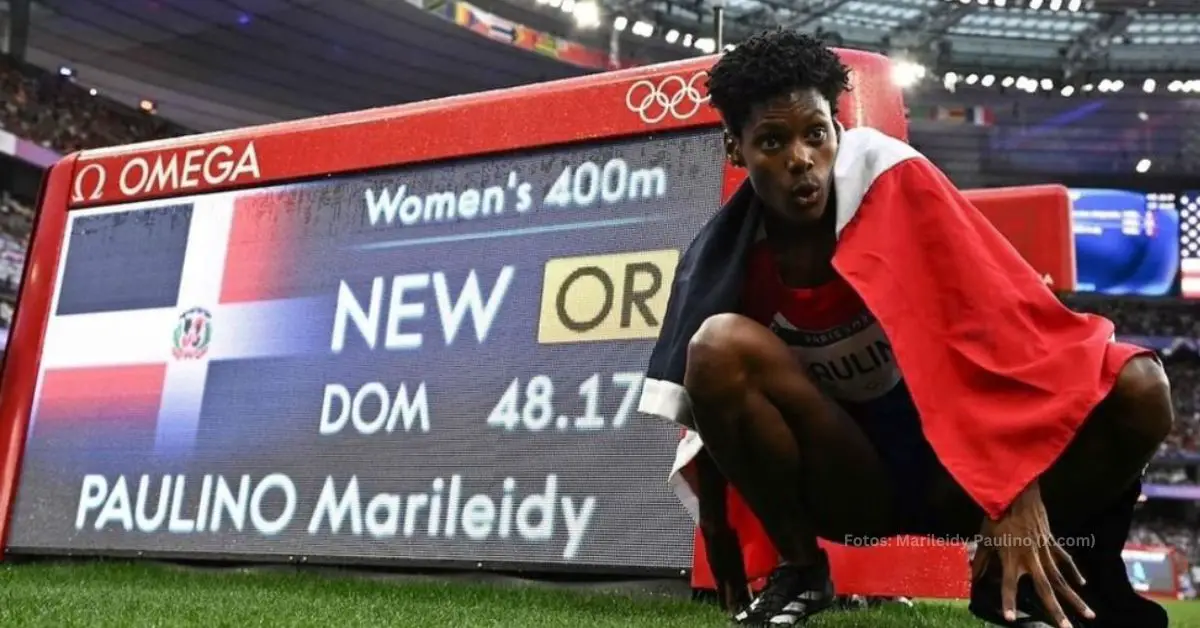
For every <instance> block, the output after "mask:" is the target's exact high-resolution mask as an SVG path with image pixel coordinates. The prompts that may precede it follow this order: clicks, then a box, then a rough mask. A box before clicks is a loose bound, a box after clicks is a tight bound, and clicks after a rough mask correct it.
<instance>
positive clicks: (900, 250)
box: [640, 30, 1172, 628]
mask: <svg viewBox="0 0 1200 628" xmlns="http://www.w3.org/2000/svg"><path fill="white" fill-rule="evenodd" d="M849 84H850V81H849V72H848V69H847V68H846V67H844V66H843V65H842V63H841V62H840V61H839V58H838V56H837V55H836V54H835V53H834V52H833V51H831V50H829V49H827V48H825V47H824V46H822V45H821V44H820V43H819V42H818V41H817V40H815V39H812V38H810V37H808V36H805V35H802V34H798V33H795V32H790V31H785V30H778V31H771V32H767V33H763V34H760V35H757V36H755V37H752V38H751V39H749V40H747V41H745V42H743V43H742V44H741V45H740V46H738V47H737V49H736V50H734V51H732V52H729V53H727V54H725V55H724V56H723V57H722V58H721V59H720V60H719V61H718V62H717V64H716V65H715V66H714V67H713V68H712V70H711V72H710V76H709V84H708V89H709V94H710V96H711V98H712V104H713V105H714V106H715V107H716V109H717V110H718V111H719V113H720V115H721V117H722V119H723V121H724V124H725V128H726V131H727V136H726V147H727V152H728V158H729V160H730V161H731V162H732V164H733V165H735V166H738V167H743V168H745V169H746V170H747V171H748V175H749V177H748V179H749V181H748V183H747V184H746V185H744V186H743V188H742V189H741V190H739V191H738V192H737V193H736V194H735V195H734V197H733V198H732V199H731V200H730V201H729V203H728V204H727V205H726V206H725V207H724V208H722V210H721V211H720V212H719V213H718V214H717V215H716V216H715V217H714V218H713V219H712V220H711V221H710V222H709V223H708V225H706V226H705V228H704V229H703V230H702V231H701V233H700V235H699V236H698V237H697V239H696V240H695V241H694V242H693V244H692V245H691V247H690V248H689V249H688V251H687V252H686V254H685V255H684V257H683V259H682V261H681V263H680V266H679V268H678V270H677V273H676V280H675V284H674V286H673V287H672V293H671V301H670V304H669V306H668V311H667V314H666V316H665V318H664V321H663V328H662V333H661V335H660V338H659V340H658V344H657V345H656V347H655V350H654V354H653V356H652V358H651V363H650V366H649V369H648V372H647V380H646V384H645V388H644V391H643V395H642V400H641V404H640V407H641V410H642V411H644V412H648V413H651V414H657V415H659V416H664V417H667V418H670V419H672V420H675V421H678V422H679V423H681V424H683V425H684V426H686V427H687V428H688V431H687V433H686V437H685V439H684V441H683V443H682V444H681V446H680V451H679V455H678V460H677V462H676V473H674V474H673V476H672V479H673V480H674V481H676V483H677V488H683V489H684V490H683V494H684V500H685V504H687V505H688V506H690V507H691V508H692V511H693V514H694V516H696V517H697V519H698V522H699V525H700V528H701V531H702V534H703V536H704V538H705V540H706V546H707V548H708V556H709V562H710V565H711V567H712V570H713V572H714V576H715V578H716V579H717V582H718V583H719V588H720V593H721V595H722V598H723V601H724V603H725V605H726V607H727V608H728V609H730V610H731V611H732V612H733V613H734V619H735V621H736V622H738V623H741V624H756V625H773V626H778V625H792V624H799V623H803V622H804V620H805V619H806V618H807V617H809V616H811V615H812V614H814V613H817V612H819V611H821V610H824V609H826V608H828V607H829V606H830V605H831V603H832V600H833V587H832V584H831V582H830V574H829V565H828V562H827V558H826V556H825V554H824V552H823V551H822V550H821V549H820V547H819V546H818V544H817V539H818V538H824V539H828V540H831V541H834V542H839V543H842V542H847V539H850V538H852V537H859V538H863V537H876V538H883V537H890V536H896V535H909V534H916V535H952V536H953V537H955V538H962V539H965V538H977V539H979V546H978V547H979V549H978V551H977V554H976V559H975V564H974V577H973V582H972V591H971V610H972V612H973V613H975V614H976V615H977V616H979V617H980V618H983V619H985V620H987V621H989V622H992V623H994V624H997V625H1007V626H1032V625H1042V624H1041V623H1046V624H1049V625H1051V626H1067V625H1074V626H1105V627H1115V626H1121V627H1129V628H1158V627H1161V626H1166V625H1167V619H1166V615H1165V613H1164V612H1163V610H1162V608H1160V607H1159V606H1158V605H1156V604H1154V603H1153V602H1150V601H1148V600H1145V599H1143V598H1141V597H1139V596H1138V595H1136V594H1135V593H1134V591H1133V589H1132V587H1131V585H1130V583H1129V581H1128V579H1127V578H1126V575H1125V568H1124V564H1123V562H1122V560H1121V549H1122V546H1123V545H1124V541H1125V538H1126V534H1127V533H1128V529H1129V525H1130V519H1131V517H1132V511H1133V507H1134V504H1135V502H1136V500H1137V497H1138V495H1139V493H1140V488H1141V474H1142V472H1143V470H1144V468H1145V465H1146V464H1147V462H1148V461H1149V460H1150V458H1151V456H1152V455H1153V454H1154V452H1155V450H1156V449H1157V447H1158V445H1159V443H1160V442H1161V441H1162V440H1163V439H1164V438H1165V437H1166V435H1167V433H1168V432H1169V431H1170V429H1171V423H1172V408H1171V396H1170V391H1169V389H1168V382H1167V379H1166V377H1165V375H1164V373H1163V370H1162V368H1161V365H1160V364H1159V363H1158V361H1157V360H1156V358H1155V357H1154V356H1153V355H1152V354H1151V353H1150V352H1148V351H1146V350H1143V349H1141V348H1139V347H1134V346H1130V345H1126V344H1122V343H1117V342H1115V341H1114V340H1113V325H1112V323H1111V322H1109V321H1107V320H1105V319H1103V318H1100V317H1096V316H1091V315H1082V314H1077V313H1074V312H1072V311H1070V310H1068V309H1067V308H1066V307H1065V306H1063V305H1062V304H1061V303H1060V302H1059V301H1058V300H1057V299H1056V298H1055V296H1054V295H1053V294H1052V293H1051V292H1050V291H1049V290H1048V289H1047V288H1046V287H1045V285H1044V284H1043V283H1042V281H1041V279H1040V278H1039V277H1038V275H1037V273H1036V272H1034V271H1033V269H1032V268H1030V267H1029V266H1028V264H1027V263H1026V262H1025V261H1024V260H1023V259H1022V258H1021V257H1020V256H1019V255H1018V254H1017V253H1016V251H1015V250H1014V249H1013V248H1012V247H1011V246H1010V245H1009V244H1008V242H1007V241H1006V240H1005V239H1004V238H1003V236H1002V235H1000V234H999V233H998V232H997V231H996V230H995V229H994V228H993V227H992V226H991V225H990V224H989V223H988V222H987V220H986V219H984V218H983V217H982V216H981V215H980V214H979V212H978V211H977V210H976V209H975V208H974V207H972V206H971V205H970V203H969V202H967V201H966V200H965V199H964V197H963V196H962V195H961V194H960V193H959V192H958V191H957V190H956V189H955V188H954V187H953V186H952V185H951V184H950V182H949V181H948V180H947V179H946V178H945V176H944V175H943V174H942V173H941V172H940V171H938V170H937V169H936V168H935V167H934V166H932V165H931V164H930V163H929V162H928V161H927V160H926V159H924V158H923V157H922V156H921V155H920V154H918V153H917V152H916V151H914V150H913V149H912V148H910V147H909V146H908V145H907V144H904V143H903V142H900V141H898V140H895V139H892V138H889V137H886V136H884V135H883V134H882V133H879V132H878V131H874V130H871V129H853V130H843V129H842V128H841V126H840V125H839V124H838V123H837V122H836V119H835V116H836V114H837V111H836V105H837V103H838V99H839V97H840V96H841V95H842V94H843V92H844V91H845V90H847V89H848V86H849ZM726 483H728V484H729V485H731V486H732V487H733V489H735V491H736V495H738V496H740V498H741V499H742V500H744V503H745V504H746V505H747V506H748V507H749V509H750V510H751V511H752V512H753V516H754V518H755V519H757V522H758V523H760V524H761V528H758V527H757V526H752V525H745V524H746V522H745V521H738V520H737V517H735V516H732V514H733V513H732V511H730V510H728V509H727V504H728V503H729V501H728V500H727V490H726V488H727V485H726ZM758 529H761V530H763V531H765V533H766V535H767V536H768V537H769V541H770V543H771V544H772V545H773V546H774V548H775V550H776V551H777V553H778V555H779V557H780V560H779V562H778V563H777V565H775V566H774V571H773V573H772V574H771V575H770V577H769V578H768V580H767V584H766V586H765V588H764V589H763V590H762V591H761V592H760V593H759V594H758V595H757V597H755V598H754V599H753V600H751V599H750V593H749V592H748V591H747V584H746V573H745V570H744V568H743V558H742V557H743V552H742V551H741V547H742V546H744V545H746V544H747V543H748V542H749V541H750V540H752V539H749V538H748V536H750V535H753V534H754V530H758ZM1063 539H1072V540H1071V541H1070V542H1065V541H1064V540H1063ZM1038 622H1041V623H1038Z"/></svg>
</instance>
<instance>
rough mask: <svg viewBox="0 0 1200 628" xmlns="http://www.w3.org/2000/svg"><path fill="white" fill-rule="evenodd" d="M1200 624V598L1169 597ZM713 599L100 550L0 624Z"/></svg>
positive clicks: (8, 570)
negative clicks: (325, 571) (257, 566)
mask: <svg viewBox="0 0 1200 628" xmlns="http://www.w3.org/2000/svg"><path fill="white" fill-rule="evenodd" d="M1170 608H1171V612H1172V623H1171V625H1172V626H1181V627H1184V628H1188V627H1197V628H1200V602H1198V603H1177V604H1172V605H1170ZM725 625H727V624H726V623H725V621H724V620H723V618H722V616H721V614H720V613H719V612H718V611H717V610H716V609H715V608H713V607H710V606H707V605H702V604H697V603H693V602H688V601H684V600H678V599H674V598H668V597H652V596H649V595H633V594H616V593H609V594H600V593H584V592H576V591H566V590H562V589H551V588H546V587H536V586H511V585H493V586H485V585H479V584H464V583H461V582H448V581H447V582H440V581H413V580H387V581H384V580H372V579H366V578H358V577H337V576H329V575H319V574H313V573H295V572H273V571H257V570H253V571H245V570H229V569H227V570H219V571H216V570H213V571H210V570H193V569H179V568H172V567H165V566H161V565H155V564H141V563H124V562H94V563H66V564H53V563H36V564H25V565H11V564H10V565H4V566H0V626H47V627H55V628H58V627H64V628H65V627H69V626H81V627H84V626H86V627H88V628H92V627H103V626H114V627H116V626H120V627H127V626H138V627H140V626H206V627H209V626H229V627H234V626H237V627H239V628H240V627H251V626H322V627H324V626H338V627H339V628H340V627H350V626H401V627H405V628H408V627H418V626H431V627H432V626H437V627H443V626H456V627H457V626H546V627H550V626H554V627H559V626H571V627H573V628H592V627H599V626H613V627H618V626H619V627H622V628H626V627H628V628H636V627H640V626H646V627H650V626H653V627H655V628H659V627H662V628H668V627H671V626H680V627H687V628H703V627H706V626H713V627H717V626H725ZM809 625H810V626H813V627H815V628H852V627H860V626H861V627H863V628H867V627H870V628H912V627H917V628H920V627H923V626H924V627H929V628H960V627H962V628H966V627H976V626H982V625H983V624H981V623H979V622H977V621H974V620H973V619H972V618H971V617H970V616H969V615H968V614H967V612H966V610H965V609H964V608H963V606H962V605H961V604H955V603H928V604H919V605H918V606H917V607H916V608H914V609H903V608H889V609H886V610H883V611H880V610H871V611H856V612H843V613H827V614H824V615H821V616H819V617H818V618H817V619H815V620H814V621H812V622H811V623H810V624H809Z"/></svg>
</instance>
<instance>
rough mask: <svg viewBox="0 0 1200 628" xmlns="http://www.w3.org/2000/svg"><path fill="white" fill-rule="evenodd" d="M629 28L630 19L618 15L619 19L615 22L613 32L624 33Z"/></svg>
mask: <svg viewBox="0 0 1200 628" xmlns="http://www.w3.org/2000/svg"><path fill="white" fill-rule="evenodd" d="M628 27H629V18H627V17H625V16H624V15H618V16H617V18H616V19H615V20H613V30H617V31H623V30H625V29H626V28H628Z"/></svg>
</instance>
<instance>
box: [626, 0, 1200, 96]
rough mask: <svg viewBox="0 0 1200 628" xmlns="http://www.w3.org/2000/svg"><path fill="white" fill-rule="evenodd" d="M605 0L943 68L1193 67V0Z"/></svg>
mask: <svg viewBox="0 0 1200 628" xmlns="http://www.w3.org/2000/svg"><path fill="white" fill-rule="evenodd" d="M606 1H607V2H610V3H611V4H610V6H609V9H610V11H614V12H619V13H621V14H622V15H624V16H626V19H627V20H637V21H644V22H647V23H650V24H653V25H654V27H655V28H654V31H655V33H656V34H657V33H660V32H661V33H663V34H664V35H665V36H667V37H669V38H676V37H678V35H674V36H672V35H670V33H671V31H672V30H675V31H681V32H686V33H700V35H697V36H706V37H707V36H710V34H711V33H713V32H714V27H713V21H714V20H713V15H714V11H713V9H714V8H715V7H717V6H723V8H724V12H725V30H724V33H725V43H736V42H737V41H738V39H739V38H741V37H744V36H745V35H746V34H747V33H749V32H751V31H753V30H757V29H760V28H762V27H769V26H774V25H785V26H790V27H795V28H801V29H804V30H812V31H816V30H819V31H821V32H823V33H825V34H826V36H827V37H828V38H829V39H830V40H831V41H832V42H834V43H837V44H839V45H844V46H848V47H853V48H864V49H868V50H875V51H879V52H886V53H889V54H893V55H895V54H897V53H905V54H908V55H910V56H912V57H914V60H915V61H917V62H920V63H923V64H924V65H926V66H929V67H936V68H938V69H941V70H943V71H947V70H951V69H955V70H959V71H962V70H966V69H978V70H986V71H992V72H1002V71H1005V70H1011V71H1022V70H1024V71H1031V70H1038V71H1042V72H1046V71H1049V72H1054V73H1058V74H1060V75H1061V76H1063V77H1064V78H1068V79H1069V77H1072V76H1078V75H1081V74H1083V73H1085V72H1088V71H1105V72H1109V73H1112V72H1127V73H1143V74H1145V73H1184V74H1188V75H1189V76H1188V77H1187V78H1196V77H1195V74H1197V73H1200V2H1198V1H1197V0H606ZM642 32H647V30H646V29H643V31H642ZM647 36H649V35H647ZM956 66H957V67H956Z"/></svg>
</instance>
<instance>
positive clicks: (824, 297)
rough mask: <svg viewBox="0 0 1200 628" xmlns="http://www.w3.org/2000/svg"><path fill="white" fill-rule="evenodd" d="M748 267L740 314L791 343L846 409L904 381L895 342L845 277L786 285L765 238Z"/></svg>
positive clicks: (814, 378)
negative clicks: (806, 284)
mask: <svg viewBox="0 0 1200 628" xmlns="http://www.w3.org/2000/svg"><path fill="white" fill-rule="evenodd" d="M747 271H748V272H747V276H746V283H745V288H744V292H743V295H742V313H743V314H745V315H746V316H748V317H750V318H752V319H754V320H755V321H757V322H759V323H761V324H762V325H764V326H766V327H768V328H769V329H770V330H771V331H772V332H774V333H775V334H776V335H777V336H779V337H780V338H781V339H782V340H783V341H784V342H785V343H787V345H788V346H789V347H791V349H792V352H793V353H794V354H795V356H796V358H797V359H798V360H799V362H800V364H801V365H802V366H803V368H804V370H805V372H806V373H808V376H809V379H811V380H812V382H813V383H814V384H816V385H817V386H818V387H819V388H820V389H821V391H822V392H824V393H825V394H826V395H828V396H829V397H830V398H832V399H835V400H837V401H839V402H842V404H843V405H844V406H847V407H848V409H850V408H853V407H854V406H858V405H860V404H868V405H872V404H870V402H872V401H875V400H879V399H882V398H883V397H885V396H886V395H887V393H889V392H891V391H892V390H893V389H895V388H896V387H897V384H899V383H900V382H901V380H902V376H901V373H900V367H899V366H898V365H897V364H896V360H895V358H894V356H893V354H892V346H891V343H890V342H889V341H888V339H887V336H886V335H884V333H883V329H882V328H881V327H880V326H879V323H878V321H876V320H875V316H874V315H872V314H871V312H870V311H869V310H867V306H866V305H865V304H863V301H862V299H860V298H859V296H858V294H857V293H855V291H854V289H853V288H851V287H850V284H848V283H846V281H844V280H843V279H841V278H840V277H838V278H835V279H834V280H832V281H830V282H829V283H826V284H824V285H822V286H819V287H816V288H790V287H788V286H786V285H784V284H783V282H782V280H781V279H780V274H779V269H778V266H777V265H776V263H775V258H774V256H773V255H772V253H771V250H770V249H769V247H768V246H767V243H766V241H765V240H760V241H759V242H758V243H757V244H755V246H754V248H753V249H752V250H751V252H750V257H749V267H748V269H747ZM852 414H854V413H853V412H852Z"/></svg>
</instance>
